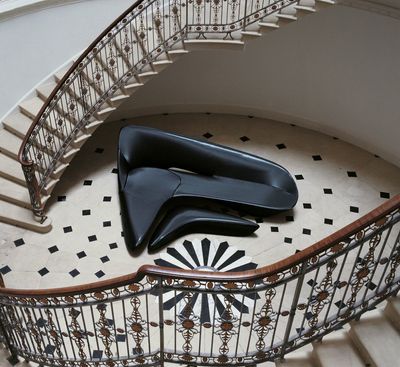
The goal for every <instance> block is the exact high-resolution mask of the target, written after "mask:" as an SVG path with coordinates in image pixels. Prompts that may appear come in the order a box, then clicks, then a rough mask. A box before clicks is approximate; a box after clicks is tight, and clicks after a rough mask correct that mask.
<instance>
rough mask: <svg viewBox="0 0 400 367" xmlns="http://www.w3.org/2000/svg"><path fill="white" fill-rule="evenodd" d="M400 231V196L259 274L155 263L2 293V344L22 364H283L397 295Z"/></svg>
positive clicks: (0, 307) (256, 271) (0, 289)
mask: <svg viewBox="0 0 400 367" xmlns="http://www.w3.org/2000/svg"><path fill="white" fill-rule="evenodd" d="M399 228H400V195H397V196H396V197H394V198H393V199H391V200H390V201H388V202H385V203H384V204H383V205H381V206H380V207H378V208H376V209H374V210H373V211H372V212H370V213H369V214H367V215H365V216H363V217H362V218H361V219H359V220H357V221H355V222H354V223H352V224H350V225H349V226H347V227H344V228H343V229H342V230H339V231H337V232H336V233H334V234H333V235H331V236H328V237H327V238H325V239H324V240H322V241H320V242H317V243H316V244H315V245H313V246H310V247H309V248H307V249H306V250H304V251H302V252H300V253H298V254H296V255H293V256H290V257H288V258H287V259H284V260H282V261H280V262H277V263H275V264H273V265H269V266H266V267H263V268H260V269H258V270H254V271H246V272H241V273H231V274H230V273H226V272H225V273H220V274H218V273H210V272H199V271H184V270H174V269H170V268H162V267H157V266H144V267H141V268H140V269H139V271H138V272H137V273H134V274H130V275H127V276H123V277H119V278H115V279H111V280H107V281H103V282H97V283H92V284H87V285H84V286H78V287H69V288H60V289H50V290H36V291H35V290H33V291H31V290H15V289H6V288H0V337H2V338H3V340H4V342H5V343H6V345H7V347H8V349H9V350H10V352H11V354H12V356H13V358H14V360H15V361H17V357H18V356H22V357H23V358H24V359H26V360H31V361H34V362H37V363H39V364H42V365H59V366H75V365H76V364H77V363H78V364H79V365H80V366H85V367H88V366H98V365H106V366H126V365H136V364H139V365H145V364H149V365H152V364H157V365H164V361H167V362H171V363H181V364H182V363H184V364H187V363H189V362H190V365H199V366H200V365H208V366H210V365H221V364H228V363H229V364H235V365H254V364H257V363H262V362H265V361H273V360H275V359H277V358H283V357H284V356H285V355H286V354H287V353H289V352H291V351H293V350H296V349H298V348H300V347H302V346H303V345H305V344H308V343H311V342H312V341H314V340H317V339H321V338H322V337H323V336H325V335H326V334H328V333H330V332H332V331H334V330H337V329H338V328H340V327H341V326H342V325H343V324H345V323H348V322H349V321H351V320H353V319H357V318H359V317H361V315H362V314H363V313H364V312H366V311H368V310H370V309H372V308H374V307H375V306H376V305H377V304H379V303H380V302H382V301H383V300H385V299H386V298H388V297H390V296H393V295H396V294H397V293H398V291H399V290H400V274H399V272H398V270H399V269H400V230H399ZM200 299H201V301H199V302H200V303H199V302H198V300H200ZM202 335H203V337H202ZM132 343H133V347H132ZM246 345H247V347H246ZM239 346H240V348H239V349H238V347H239Z"/></svg>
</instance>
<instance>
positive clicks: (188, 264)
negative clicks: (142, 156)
mask: <svg viewBox="0 0 400 367" xmlns="http://www.w3.org/2000/svg"><path fill="white" fill-rule="evenodd" d="M154 262H155V263H156V264H157V265H159V266H166V267H170V268H175V269H194V270H200V271H216V272H235V271H246V270H251V269H255V268H256V267H257V264H256V263H254V262H252V259H251V257H249V256H246V255H245V252H244V251H243V250H237V249H236V248H235V247H233V246H230V245H229V244H228V243H227V242H221V243H216V242H214V241H210V240H209V239H207V238H204V239H203V240H193V241H192V242H191V241H187V240H185V241H184V242H183V243H179V244H177V245H176V246H174V247H168V248H167V250H166V252H163V253H161V254H160V258H159V259H156V260H154ZM231 297H233V298H234V300H233V302H232V306H233V307H232V312H233V314H234V315H235V316H238V315H240V312H243V313H249V312H250V311H251V310H252V308H253V305H254V302H255V297H256V295H253V294H250V293H248V294H246V295H245V296H243V295H237V296H236V295H234V294H232V295H231ZM257 298H258V297H257ZM163 300H164V310H165V311H168V310H170V311H171V313H173V314H178V315H181V314H182V312H183V310H184V307H185V306H186V302H185V292H179V291H172V290H171V291H167V292H166V293H164V295H163ZM191 308H192V309H193V313H194V314H195V315H199V316H200V322H201V323H207V322H210V321H211V320H212V319H213V318H214V315H219V316H220V317H222V316H223V313H224V311H225V297H224V295H222V294H216V295H211V294H201V293H195V294H194V295H193V298H192V300H191Z"/></svg>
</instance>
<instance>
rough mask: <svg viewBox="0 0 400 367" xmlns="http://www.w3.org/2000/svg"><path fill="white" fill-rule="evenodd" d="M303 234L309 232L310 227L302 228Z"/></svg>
mask: <svg viewBox="0 0 400 367" xmlns="http://www.w3.org/2000/svg"><path fill="white" fill-rule="evenodd" d="M303 234H311V229H308V228H303Z"/></svg>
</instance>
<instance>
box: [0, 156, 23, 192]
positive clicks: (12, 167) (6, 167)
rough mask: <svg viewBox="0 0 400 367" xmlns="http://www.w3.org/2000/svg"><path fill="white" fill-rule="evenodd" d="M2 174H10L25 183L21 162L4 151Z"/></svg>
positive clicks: (0, 165)
mask: <svg viewBox="0 0 400 367" xmlns="http://www.w3.org/2000/svg"><path fill="white" fill-rule="evenodd" d="M0 176H8V177H11V179H13V180H16V181H17V182H20V183H22V184H25V176H24V173H23V172H22V168H21V165H20V164H19V162H18V161H16V160H15V159H12V158H10V157H8V156H6V155H5V154H3V153H0Z"/></svg>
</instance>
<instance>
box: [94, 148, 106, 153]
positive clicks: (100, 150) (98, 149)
mask: <svg viewBox="0 0 400 367" xmlns="http://www.w3.org/2000/svg"><path fill="white" fill-rule="evenodd" d="M94 152H95V153H97V154H101V153H103V152H104V149H103V148H96V150H95V151H94Z"/></svg>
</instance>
